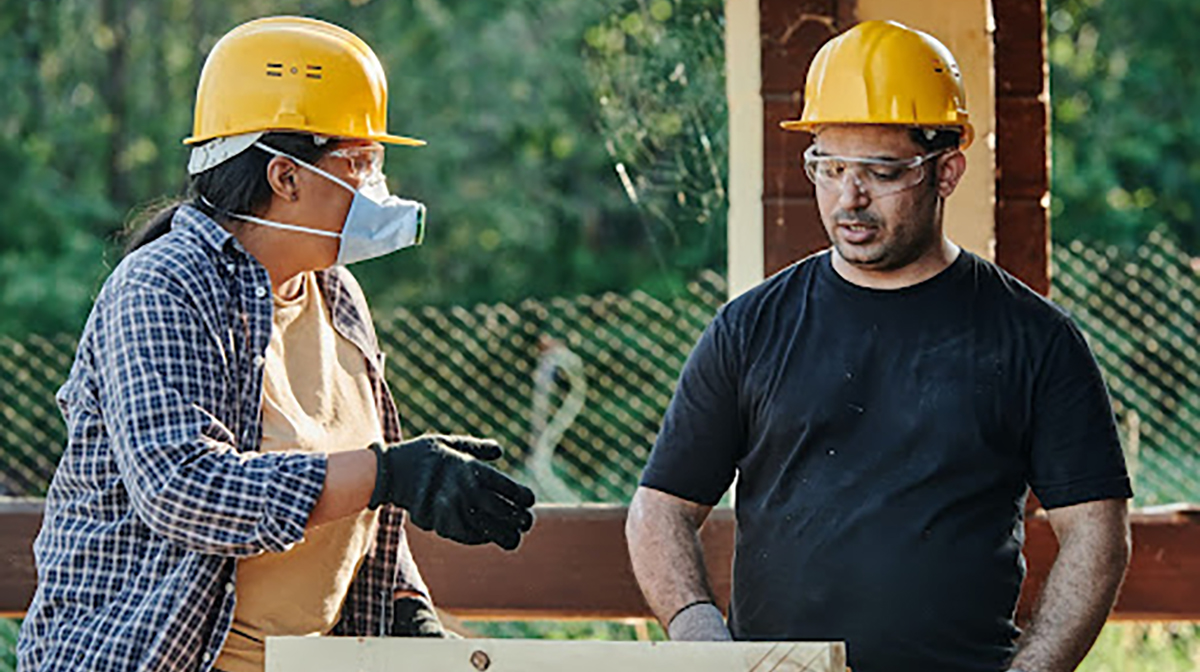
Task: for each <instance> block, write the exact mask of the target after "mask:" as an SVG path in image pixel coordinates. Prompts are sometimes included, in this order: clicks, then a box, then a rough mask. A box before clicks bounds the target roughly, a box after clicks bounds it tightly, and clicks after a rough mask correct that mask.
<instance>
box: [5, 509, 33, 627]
mask: <svg viewBox="0 0 1200 672" xmlns="http://www.w3.org/2000/svg"><path fill="white" fill-rule="evenodd" d="M41 527H42V500H40V499H32V498H9V497H0V617H3V618H14V617H20V616H21V615H23V614H24V613H25V607H26V606H28V605H29V601H30V600H32V599H33V591H34V588H35V587H36V586H37V572H36V570H35V568H34V565H33V540H34V537H36V536H37V533H38V530H39V529H41Z"/></svg>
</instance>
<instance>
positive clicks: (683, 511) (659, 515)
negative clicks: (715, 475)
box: [625, 488, 713, 627]
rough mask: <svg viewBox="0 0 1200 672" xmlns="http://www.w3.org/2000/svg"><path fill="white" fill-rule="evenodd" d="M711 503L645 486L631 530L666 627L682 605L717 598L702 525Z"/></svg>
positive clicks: (645, 582)
mask: <svg viewBox="0 0 1200 672" xmlns="http://www.w3.org/2000/svg"><path fill="white" fill-rule="evenodd" d="M708 511H709V507H701V506H699V505H696V504H692V503H688V502H684V500H679V499H678V498H675V497H672V496H671V495H667V494H665V493H661V492H658V491H656V490H651V489H648V488H639V489H638V492H637V495H635V496H634V499H633V502H632V503H631V504H630V507H629V519H628V520H627V522H626V525H625V534H626V538H627V540H628V543H629V559H630V562H631V563H632V565H633V573H634V575H635V576H636V577H637V580H638V585H640V586H641V589H642V594H644V595H645V596H646V602H647V604H649V605H650V609H651V610H653V611H654V615H655V616H657V617H658V620H659V621H660V622H661V623H662V624H663V626H664V627H666V626H668V625H669V624H670V622H671V618H672V617H673V616H675V615H676V614H677V613H679V611H680V610H681V609H683V608H684V607H687V606H689V605H692V604H695V603H697V602H704V601H712V599H713V595H712V590H711V589H710V588H709V585H708V578H707V574H706V572H705V568H704V554H703V551H702V549H701V546H700V537H699V534H698V530H699V528H700V525H701V524H703V522H704V518H705V517H706V516H707V515H708Z"/></svg>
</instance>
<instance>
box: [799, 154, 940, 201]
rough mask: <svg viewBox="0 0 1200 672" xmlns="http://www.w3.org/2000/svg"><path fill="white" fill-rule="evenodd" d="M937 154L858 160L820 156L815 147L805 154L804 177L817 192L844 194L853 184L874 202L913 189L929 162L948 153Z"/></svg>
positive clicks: (853, 157) (920, 180) (850, 157)
mask: <svg viewBox="0 0 1200 672" xmlns="http://www.w3.org/2000/svg"><path fill="white" fill-rule="evenodd" d="M945 152H946V150H944V149H943V150H938V151H936V152H930V153H929V154H923V155H921V156H914V157H913V158H911V159H874V158H865V157H857V156H825V155H821V154H817V148H816V146H815V145H813V146H811V147H809V148H808V149H807V150H805V151H804V174H805V175H808V179H810V180H812V182H813V184H815V185H817V188H818V189H828V190H832V191H841V190H843V189H845V188H846V178H847V177H850V178H851V179H852V180H854V184H855V185H856V186H857V187H858V189H859V190H860V191H862V192H863V193H865V194H866V195H867V196H869V197H871V198H878V197H881V196H887V195H889V194H894V193H896V192H900V191H904V190H905V189H912V188H913V187H915V186H917V185H918V184H920V183H921V182H922V181H923V180H924V179H925V173H926V172H927V171H925V170H923V169H922V166H924V165H925V164H926V163H927V162H928V161H929V160H930V159H933V158H936V157H937V156H940V155H941V154H943V153H945Z"/></svg>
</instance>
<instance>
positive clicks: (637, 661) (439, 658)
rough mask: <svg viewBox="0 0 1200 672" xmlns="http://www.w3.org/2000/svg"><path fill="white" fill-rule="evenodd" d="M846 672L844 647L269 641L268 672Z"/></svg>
mask: <svg viewBox="0 0 1200 672" xmlns="http://www.w3.org/2000/svg"><path fill="white" fill-rule="evenodd" d="M400 669H404V670H418V671H424V670H439V671H444V672H485V671H486V672H517V671H519V672H559V670H564V669H569V670H572V671H573V672H612V671H613V670H629V671H631V672H636V671H637V670H647V671H649V670H654V671H655V672H658V671H661V672H685V671H686V672H843V671H844V670H845V669H846V649H845V646H844V645H843V644H842V643H840V642H599V641H565V642H563V641H549V640H521V639H464V640H428V639H426V640H422V639H400V638H362V639H359V638H350V637H338V638H334V637H269V638H267V665H266V670H267V672H307V671H309V670H312V671H313V672H317V671H318V670H319V671H320V672H334V671H338V670H346V671H347V672H349V671H351V670H352V671H354V672H385V671H392V670H400Z"/></svg>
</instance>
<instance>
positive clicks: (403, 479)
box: [370, 434, 533, 551]
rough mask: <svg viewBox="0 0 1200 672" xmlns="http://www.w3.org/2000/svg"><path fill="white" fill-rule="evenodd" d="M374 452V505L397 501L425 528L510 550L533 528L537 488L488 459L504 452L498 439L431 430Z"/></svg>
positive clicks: (466, 541)
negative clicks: (535, 491) (441, 433)
mask: <svg viewBox="0 0 1200 672" xmlns="http://www.w3.org/2000/svg"><path fill="white" fill-rule="evenodd" d="M371 450H373V451H375V455H376V464H377V471H376V473H375V491H374V492H373V493H372V494H371V504H370V506H371V508H373V509H374V508H376V507H378V506H380V505H381V504H384V503H389V504H395V505H396V506H399V507H401V508H403V509H406V510H408V513H409V516H411V517H412V521H413V523H415V524H416V526H417V527H419V528H421V529H422V530H432V531H433V532H436V533H437V534H439V535H441V536H443V537H446V538H447V539H450V540H452V541H457V542H459V543H460V544H469V545H476V544H486V543H488V542H492V543H495V544H496V545H497V546H499V547H500V548H503V549H505V550H508V551H511V550H514V549H516V547H517V546H518V545H519V544H520V543H521V534H523V533H525V532H528V531H529V529H530V528H531V527H533V512H532V511H530V510H529V509H530V507H532V506H533V491H532V490H530V489H529V488H527V487H525V486H523V485H521V484H520V483H517V482H516V481H514V480H512V479H511V478H509V477H508V476H505V475H504V474H502V473H500V472H499V471H497V470H496V469H495V468H494V467H492V466H490V465H487V464H484V462H483V461H488V462H490V461H492V460H495V459H497V458H499V457H500V455H501V453H502V452H503V451H501V450H500V444H498V443H496V442H495V441H491V440H488V439H476V438H474V437H470V436H441V435H438V434H429V435H426V436H421V437H418V438H416V439H412V440H411V441H405V442H404V443H397V444H393V445H390V446H384V445H383V444H379V443H376V444H372V445H371Z"/></svg>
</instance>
